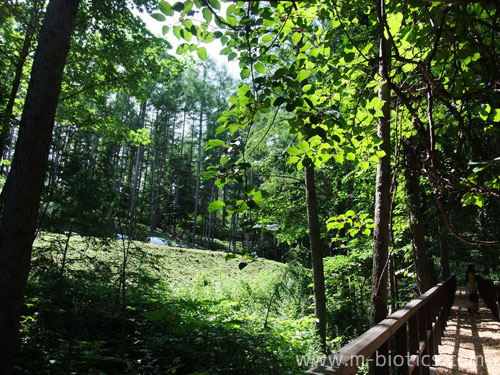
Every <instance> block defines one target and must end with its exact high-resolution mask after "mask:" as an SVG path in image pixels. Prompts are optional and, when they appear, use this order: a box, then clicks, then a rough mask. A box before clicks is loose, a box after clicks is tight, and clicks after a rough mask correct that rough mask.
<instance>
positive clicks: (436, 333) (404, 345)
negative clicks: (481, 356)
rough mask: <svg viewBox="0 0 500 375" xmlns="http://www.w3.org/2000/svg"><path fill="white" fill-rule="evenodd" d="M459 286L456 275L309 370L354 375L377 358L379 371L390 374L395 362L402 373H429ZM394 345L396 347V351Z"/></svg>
mask: <svg viewBox="0 0 500 375" xmlns="http://www.w3.org/2000/svg"><path fill="white" fill-rule="evenodd" d="M455 290H456V277H455V275H452V276H450V277H449V278H447V279H446V280H445V281H443V282H442V283H439V284H437V285H436V286H434V287H433V288H431V289H429V290H428V291H427V292H426V293H424V294H422V295H421V296H420V297H418V298H416V299H414V300H413V301H411V302H410V303H408V304H407V305H406V306H404V307H403V308H401V309H399V310H398V311H396V312H395V313H393V314H391V315H390V316H388V317H387V318H386V319H384V320H383V321H381V322H380V323H379V324H377V325H376V326H374V327H372V328H371V329H369V330H368V331H366V332H365V333H364V334H362V335H361V336H359V337H358V338H356V339H355V340H353V341H351V342H350V343H349V344H347V345H346V346H344V347H343V348H341V349H340V350H339V351H338V352H336V353H334V354H331V355H329V356H328V357H326V358H324V360H323V361H321V363H319V364H317V365H316V366H315V367H313V368H311V369H309V370H308V371H306V372H305V374H308V375H352V374H355V373H356V369H357V368H358V367H359V366H361V365H362V364H363V363H364V362H366V361H373V362H374V364H375V374H377V375H379V374H380V375H385V374H387V375H388V374H389V373H390V367H391V366H395V367H397V368H398V374H404V375H411V374H412V373H416V374H420V373H421V374H422V375H426V374H429V367H430V366H431V365H432V362H433V356H434V355H435V354H437V352H438V349H437V348H438V344H439V343H440V339H441V335H442V333H443V331H444V329H445V325H446V321H447V319H448V316H449V313H450V309H451V305H452V304H453V300H454V298H455ZM393 344H394V345H393ZM392 347H395V350H394V351H393V352H391V351H390V348H392ZM384 358H385V359H384ZM382 362H384V363H382Z"/></svg>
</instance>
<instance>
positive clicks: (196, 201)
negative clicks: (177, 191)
mask: <svg viewBox="0 0 500 375" xmlns="http://www.w3.org/2000/svg"><path fill="white" fill-rule="evenodd" d="M202 137H203V105H202V106H201V109H200V129H199V130H198V160H197V161H196V190H195V196H194V213H193V231H192V233H191V244H193V245H194V244H195V240H196V225H197V221H198V205H199V202H200V172H201V141H202Z"/></svg>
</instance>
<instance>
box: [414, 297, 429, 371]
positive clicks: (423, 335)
mask: <svg viewBox="0 0 500 375" xmlns="http://www.w3.org/2000/svg"><path fill="white" fill-rule="evenodd" d="M425 310H427V309H426V306H423V307H422V308H421V309H420V310H419V311H417V316H418V336H419V338H420V340H419V343H418V345H419V346H418V361H419V365H420V368H421V370H420V371H421V374H422V375H429V373H430V372H429V367H428V366H426V365H425V364H426V362H425V363H424V361H422V357H424V356H425V357H427V356H428V355H429V346H428V345H427V339H428V335H427V314H426V311H425ZM425 357H424V358H425Z"/></svg>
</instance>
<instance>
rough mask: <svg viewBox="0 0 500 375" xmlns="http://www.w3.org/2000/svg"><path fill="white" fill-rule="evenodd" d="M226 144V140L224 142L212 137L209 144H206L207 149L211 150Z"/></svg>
mask: <svg viewBox="0 0 500 375" xmlns="http://www.w3.org/2000/svg"><path fill="white" fill-rule="evenodd" d="M225 144H226V142H224V141H223V140H221V139H210V140H209V141H208V142H207V145H206V149H207V150H210V149H212V148H214V147H220V146H224V145H225Z"/></svg>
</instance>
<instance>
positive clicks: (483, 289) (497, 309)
mask: <svg viewBox="0 0 500 375" xmlns="http://www.w3.org/2000/svg"><path fill="white" fill-rule="evenodd" d="M476 279H477V284H478V289H479V294H480V295H481V297H483V300H484V303H486V306H488V307H489V308H490V310H491V311H492V312H493V315H495V318H496V319H497V320H498V321H500V283H499V282H498V281H491V280H490V279H487V278H486V277H483V276H480V275H477V276H476Z"/></svg>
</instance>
